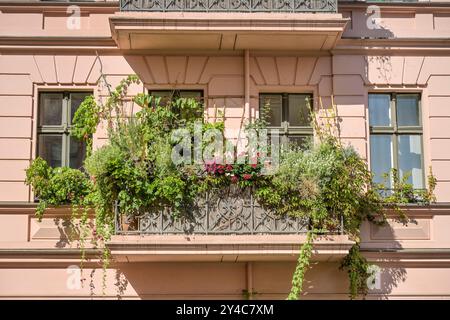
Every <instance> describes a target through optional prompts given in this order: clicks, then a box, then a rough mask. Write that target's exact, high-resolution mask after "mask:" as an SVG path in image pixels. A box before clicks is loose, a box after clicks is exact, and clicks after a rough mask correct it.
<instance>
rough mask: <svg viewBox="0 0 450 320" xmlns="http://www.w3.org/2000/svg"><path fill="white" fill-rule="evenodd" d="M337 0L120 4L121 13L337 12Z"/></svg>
mask: <svg viewBox="0 0 450 320" xmlns="http://www.w3.org/2000/svg"><path fill="white" fill-rule="evenodd" d="M337 2H338V0H120V10H121V11H151V12H177V11H178V12H285V13H288V12H291V13H299V12H327V13H335V12H337Z"/></svg>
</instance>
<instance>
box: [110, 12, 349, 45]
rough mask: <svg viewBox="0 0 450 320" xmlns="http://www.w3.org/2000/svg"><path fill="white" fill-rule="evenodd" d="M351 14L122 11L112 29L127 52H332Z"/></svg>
mask: <svg viewBox="0 0 450 320" xmlns="http://www.w3.org/2000/svg"><path fill="white" fill-rule="evenodd" d="M347 22H348V19H346V18H343V17H342V15H341V14H339V13H279V12H278V13H274V12H271V13H267V12H259V13H242V12H118V13H116V14H115V15H114V16H112V17H110V26H111V32H112V35H113V38H114V40H115V41H116V43H117V45H118V47H119V48H120V49H121V50H124V51H134V52H136V51H154V50H159V51H176V50H201V51H224V50H228V51H230V50H237V51H239V50H246V49H249V50H261V51H270V50H282V51H297V52H298V51H306V52H311V51H329V50H331V49H333V48H334V47H335V45H336V42H337V41H338V40H339V39H340V37H341V35H342V32H343V31H344V28H345V25H346V24H347Z"/></svg>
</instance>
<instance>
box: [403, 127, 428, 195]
mask: <svg viewBox="0 0 450 320" xmlns="http://www.w3.org/2000/svg"><path fill="white" fill-rule="evenodd" d="M421 138H422V136H420V135H400V136H398V165H399V173H400V176H401V177H403V176H404V175H405V174H409V175H410V176H409V178H408V183H411V184H412V185H413V186H414V188H417V189H420V188H423V187H424V183H423V168H422V139H421Z"/></svg>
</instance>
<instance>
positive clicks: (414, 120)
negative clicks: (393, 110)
mask: <svg viewBox="0 0 450 320" xmlns="http://www.w3.org/2000/svg"><path fill="white" fill-rule="evenodd" d="M397 124H398V126H419V125H420V117H419V100H418V96H417V95H397Z"/></svg>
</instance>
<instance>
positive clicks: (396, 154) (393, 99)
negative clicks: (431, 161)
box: [369, 93, 424, 189]
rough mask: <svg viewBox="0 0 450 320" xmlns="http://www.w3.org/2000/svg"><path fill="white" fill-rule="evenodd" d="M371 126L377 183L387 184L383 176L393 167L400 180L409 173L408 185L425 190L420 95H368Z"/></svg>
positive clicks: (372, 151)
mask: <svg viewBox="0 0 450 320" xmlns="http://www.w3.org/2000/svg"><path fill="white" fill-rule="evenodd" d="M369 124H370V164H371V169H372V172H373V174H374V182H376V183H382V182H384V181H385V179H384V178H383V174H385V173H388V172H389V171H390V170H391V169H393V168H394V169H396V170H397V172H398V174H399V178H402V177H404V176H405V174H409V175H410V177H409V178H408V183H411V184H412V185H413V186H414V188H416V189H422V188H424V173H423V156H422V154H423V152H422V151H423V149H422V119H421V111H420V95H419V94H411V93H402V94H389V93H376V94H369ZM387 183H388V186H387V187H391V183H392V181H387Z"/></svg>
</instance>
